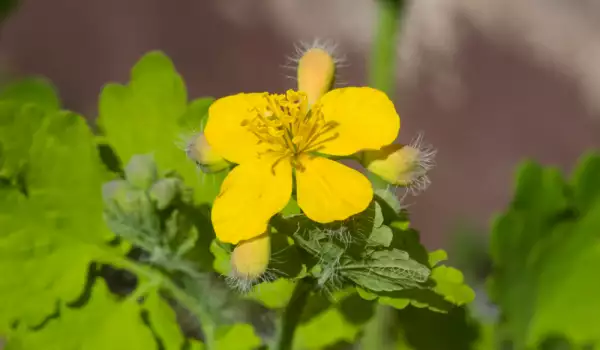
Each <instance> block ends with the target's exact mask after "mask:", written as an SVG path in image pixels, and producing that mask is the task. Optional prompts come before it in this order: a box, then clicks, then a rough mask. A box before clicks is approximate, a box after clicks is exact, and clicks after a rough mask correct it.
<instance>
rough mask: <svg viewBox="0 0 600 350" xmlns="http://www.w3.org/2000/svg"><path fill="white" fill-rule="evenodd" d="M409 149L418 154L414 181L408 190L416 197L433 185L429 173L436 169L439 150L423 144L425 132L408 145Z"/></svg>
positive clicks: (420, 133)
mask: <svg viewBox="0 0 600 350" xmlns="http://www.w3.org/2000/svg"><path fill="white" fill-rule="evenodd" d="M408 147H411V148H413V149H415V150H417V153H418V154H417V158H416V159H415V164H414V166H415V168H414V170H413V176H412V181H411V183H410V184H409V185H408V188H407V189H408V191H409V192H410V193H411V194H412V195H413V196H415V195H417V194H419V193H421V192H423V191H425V190H426V189H427V188H428V187H429V185H430V184H431V180H430V179H429V176H428V175H427V173H428V172H429V171H430V170H431V169H433V168H434V167H435V157H436V155H437V150H436V149H435V148H433V146H432V145H430V144H424V143H423V132H419V133H418V134H417V136H416V137H415V138H414V139H413V140H412V141H411V142H410V143H409V144H408Z"/></svg>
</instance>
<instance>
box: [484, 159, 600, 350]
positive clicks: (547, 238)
mask: <svg viewBox="0 0 600 350" xmlns="http://www.w3.org/2000/svg"><path fill="white" fill-rule="evenodd" d="M594 174H598V160H597V156H593V155H588V156H586V157H584V159H583V160H582V161H581V163H580V166H579V167H578V169H577V171H576V172H575V176H574V181H573V185H574V186H575V188H573V189H570V188H568V186H567V184H566V183H565V181H564V180H563V179H562V177H561V176H560V174H559V173H558V171H557V170H555V169H552V168H547V169H544V168H542V167H541V166H539V165H537V164H533V163H527V164H525V165H523V166H522V167H521V169H520V172H519V175H518V178H517V189H516V193H515V198H514V200H513V202H512V203H511V205H510V207H509V208H508V209H507V210H506V212H505V213H504V214H502V216H500V218H499V219H498V220H497V221H496V224H495V226H494V231H493V236H492V247H491V248H492V252H493V259H494V271H493V275H492V280H491V281H490V288H489V289H490V292H491V295H492V296H493V298H494V299H495V301H496V303H498V305H499V306H500V307H501V311H502V317H503V319H504V320H505V322H504V323H503V324H502V327H503V331H504V333H505V334H506V336H507V337H508V340H511V341H512V342H513V344H514V346H515V348H516V349H522V348H526V347H533V346H536V345H539V344H541V343H542V342H543V341H544V340H545V339H546V338H547V337H548V336H550V335H554V334H558V335H563V336H565V337H566V338H568V339H569V340H570V341H572V342H573V343H574V344H575V345H577V346H582V345H586V344H588V343H594V344H600V336H599V333H598V331H597V330H598V329H599V328H600V322H598V321H597V320H598V318H597V317H596V316H597V311H598V310H600V302H599V301H598V298H597V297H596V296H597V295H598V294H599V293H600V283H599V282H598V279H596V278H594V277H593V276H594V275H595V274H596V272H597V267H598V266H600V251H599V250H598V232H600V203H599V202H598V201H597V200H594V196H596V194H597V193H598V192H597V190H596V189H595V188H594V187H595V186H594V184H593V183H594V182H595V181H594ZM571 194H572V196H571Z"/></svg>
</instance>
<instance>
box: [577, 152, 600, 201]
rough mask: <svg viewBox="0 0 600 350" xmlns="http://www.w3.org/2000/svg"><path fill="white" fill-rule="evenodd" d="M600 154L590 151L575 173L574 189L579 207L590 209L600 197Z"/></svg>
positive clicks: (582, 159)
mask: <svg viewBox="0 0 600 350" xmlns="http://www.w3.org/2000/svg"><path fill="white" fill-rule="evenodd" d="M598 179H600V154H597V153H589V154H586V155H585V156H582V157H581V160H580V164H579V166H578V167H577V169H576V170H575V171H574V174H573V180H572V184H573V189H574V196H575V201H576V204H577V207H578V208H579V209H580V210H581V211H585V210H589V209H590V208H591V207H592V205H593V204H594V202H596V201H598V200H599V199H600V184H599V183H598Z"/></svg>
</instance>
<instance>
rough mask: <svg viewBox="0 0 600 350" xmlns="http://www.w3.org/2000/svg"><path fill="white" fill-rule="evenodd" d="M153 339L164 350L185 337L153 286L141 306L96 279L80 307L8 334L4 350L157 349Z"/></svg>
mask: <svg viewBox="0 0 600 350" xmlns="http://www.w3.org/2000/svg"><path fill="white" fill-rule="evenodd" d="M145 313H147V314H148V315H149V319H148V321H149V323H150V324H149V325H146V324H145V323H146V322H145V320H144V318H143V315H144V314H145ZM153 329H154V330H155V331H153ZM156 338H158V340H160V342H161V344H162V346H163V347H162V348H163V349H165V350H176V349H180V348H181V345H182V344H183V341H184V339H183V336H182V334H181V331H180V330H179V328H178V326H177V323H176V322H175V314H174V313H173V311H172V310H171V309H170V307H169V306H168V305H167V304H166V303H165V302H164V301H162V300H161V299H160V296H158V294H157V293H156V290H154V291H153V292H151V293H150V294H149V295H148V297H147V300H146V301H145V302H144V303H143V304H142V305H140V304H139V303H138V302H137V300H135V299H133V298H127V299H124V300H118V299H117V298H116V297H115V296H114V295H112V294H111V293H110V291H109V290H108V287H107V286H106V284H105V283H104V282H103V281H102V280H99V281H96V283H95V286H94V288H93V291H92V292H91V296H90V300H89V301H88V302H87V303H86V304H85V305H84V306H82V307H80V308H77V307H67V306H63V307H60V308H59V312H58V316H57V317H56V318H52V319H50V320H48V321H47V323H46V324H45V325H44V326H43V327H42V328H41V329H39V330H29V329H24V328H22V327H21V328H19V329H18V330H17V331H16V332H15V333H14V334H13V335H12V336H11V337H10V338H9V340H8V349H9V350H10V349H20V350H35V349H57V350H58V349H60V350H79V349H89V350H94V349H98V350H100V349H102V350H104V349H114V350H120V349H123V350H125V349H127V350H136V349H139V350H147V349H156V348H157V339H156Z"/></svg>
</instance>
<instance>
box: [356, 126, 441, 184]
mask: <svg viewBox="0 0 600 350" xmlns="http://www.w3.org/2000/svg"><path fill="white" fill-rule="evenodd" d="M421 141H422V137H421V136H420V135H419V137H417V139H416V140H415V141H413V142H411V144H409V145H401V144H391V145H388V146H385V147H383V148H382V149H380V150H376V151H364V152H363V154H362V157H361V163H362V165H363V166H364V167H365V168H367V169H368V170H369V171H370V172H372V173H373V174H375V175H377V176H379V177H381V178H382V179H383V180H385V181H387V182H388V183H390V184H392V185H398V186H406V187H408V188H409V189H410V190H411V191H413V192H417V191H420V190H424V189H426V188H427V186H428V185H429V183H430V181H429V178H428V177H427V172H428V171H429V170H430V169H431V168H433V166H434V158H435V155H436V150H434V149H432V148H430V147H422V146H421Z"/></svg>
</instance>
